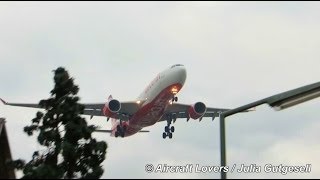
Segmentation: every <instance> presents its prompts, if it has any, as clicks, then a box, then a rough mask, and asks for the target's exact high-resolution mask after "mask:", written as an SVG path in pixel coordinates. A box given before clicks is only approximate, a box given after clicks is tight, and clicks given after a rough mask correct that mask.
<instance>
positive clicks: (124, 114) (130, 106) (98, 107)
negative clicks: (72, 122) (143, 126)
mask: <svg viewBox="0 0 320 180" xmlns="http://www.w3.org/2000/svg"><path fill="white" fill-rule="evenodd" d="M120 103H121V109H120V111H119V112H118V113H117V114H116V115H115V116H113V117H112V118H115V119H121V120H125V121H126V120H129V118H130V117H131V116H132V115H133V114H134V113H136V112H137V111H138V109H139V108H140V105H139V104H137V103H136V102H135V101H128V102H120ZM83 105H84V107H85V109H84V112H83V114H84V115H90V116H104V115H103V112H102V109H103V107H104V105H105V103H98V104H83Z"/></svg>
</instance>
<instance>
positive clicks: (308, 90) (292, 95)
mask: <svg viewBox="0 0 320 180" xmlns="http://www.w3.org/2000/svg"><path fill="white" fill-rule="evenodd" d="M319 96H320V82H317V83H313V84H309V85H306V86H302V87H299V88H296V89H293V90H289V91H286V92H283V93H279V94H276V95H273V96H270V97H268V98H265V99H261V100H258V101H255V102H253V103H249V104H246V105H244V106H240V107H238V108H235V109H231V110H228V111H224V112H222V113H220V155H221V166H226V164H227V163H226V133H225V118H226V117H228V116H231V115H233V114H236V113H239V112H244V111H246V110H248V109H250V108H253V107H256V106H259V105H261V104H265V103H267V104H268V105H269V106H271V107H272V108H273V109H275V110H276V111H279V110H283V109H286V108H289V107H292V106H294V105H297V104H300V103H303V102H306V101H308V100H311V99H314V98H317V97H319ZM226 178H227V173H226V172H224V171H221V179H226Z"/></svg>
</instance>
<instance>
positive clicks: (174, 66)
mask: <svg viewBox="0 0 320 180" xmlns="http://www.w3.org/2000/svg"><path fill="white" fill-rule="evenodd" d="M176 66H183V65H182V64H175V65H173V66H171V68H174V67H176Z"/></svg>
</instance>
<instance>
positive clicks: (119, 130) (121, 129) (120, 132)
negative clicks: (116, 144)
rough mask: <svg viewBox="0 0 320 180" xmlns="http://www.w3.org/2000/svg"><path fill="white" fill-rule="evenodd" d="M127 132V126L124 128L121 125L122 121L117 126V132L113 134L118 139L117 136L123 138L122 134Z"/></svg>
mask: <svg viewBox="0 0 320 180" xmlns="http://www.w3.org/2000/svg"><path fill="white" fill-rule="evenodd" d="M126 130H127V126H124V125H123V124H122V121H120V124H119V125H117V130H116V132H115V137H118V136H121V137H124V134H125V132H126Z"/></svg>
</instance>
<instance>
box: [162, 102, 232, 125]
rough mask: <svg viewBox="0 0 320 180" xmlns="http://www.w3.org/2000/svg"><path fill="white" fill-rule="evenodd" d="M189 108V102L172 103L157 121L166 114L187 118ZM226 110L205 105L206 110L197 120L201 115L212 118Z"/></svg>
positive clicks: (165, 116) (166, 115) (165, 117)
mask: <svg viewBox="0 0 320 180" xmlns="http://www.w3.org/2000/svg"><path fill="white" fill-rule="evenodd" d="M189 108H190V104H179V103H173V104H171V105H169V106H168V107H167V109H166V111H165V115H164V116H162V118H161V119H160V120H159V122H160V121H166V120H167V118H168V115H173V114H174V115H175V116H176V119H178V118H185V119H187V120H189V113H188V109H189ZM227 110H229V109H223V108H211V107H207V110H206V112H205V113H204V115H203V116H202V117H200V118H199V120H200V121H201V120H202V118H203V117H211V118H212V120H213V119H214V118H215V117H219V114H220V113H221V112H224V111H227ZM173 122H175V120H173Z"/></svg>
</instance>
